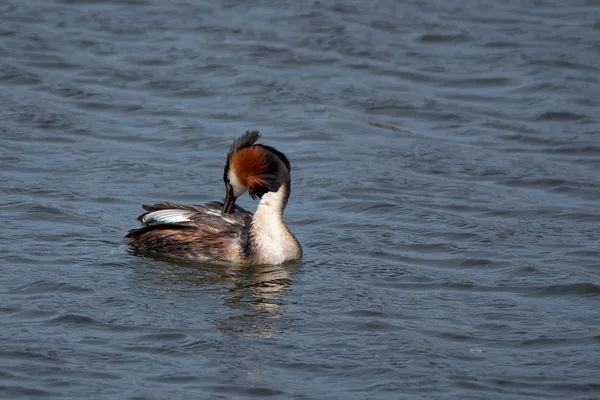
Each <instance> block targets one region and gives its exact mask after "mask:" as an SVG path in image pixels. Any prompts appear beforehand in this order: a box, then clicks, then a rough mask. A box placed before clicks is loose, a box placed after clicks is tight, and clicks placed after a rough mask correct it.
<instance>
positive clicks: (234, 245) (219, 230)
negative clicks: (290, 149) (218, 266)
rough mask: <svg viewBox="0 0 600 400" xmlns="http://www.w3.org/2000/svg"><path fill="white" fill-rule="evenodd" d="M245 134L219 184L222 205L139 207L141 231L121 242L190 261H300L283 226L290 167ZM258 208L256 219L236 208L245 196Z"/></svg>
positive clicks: (280, 156) (299, 252)
mask: <svg viewBox="0 0 600 400" xmlns="http://www.w3.org/2000/svg"><path fill="white" fill-rule="evenodd" d="M259 138H260V133H258V131H247V132H246V133H245V134H244V135H242V136H240V137H239V138H238V139H237V140H236V141H235V142H233V144H232V145H231V147H230V149H229V153H228V154H227V161H226V163H225V171H224V174H223V180H224V181H225V189H226V195H225V202H224V203H221V202H211V203H208V204H206V205H203V206H197V205H180V204H173V203H168V202H164V203H158V204H154V205H152V206H147V205H143V206H142V208H143V209H144V210H146V211H147V212H146V213H144V214H142V215H140V216H139V217H138V218H137V220H138V222H139V223H140V224H142V225H143V227H142V228H139V229H135V230H131V231H130V232H129V233H128V234H127V235H126V236H125V238H126V239H127V243H128V244H130V245H131V246H133V247H135V248H137V249H140V250H145V251H149V252H152V253H155V254H159V255H163V256H168V257H176V258H183V259H188V260H204V261H222V262H230V263H239V264H282V263H284V262H286V261H293V260H298V259H300V258H301V257H302V247H301V246H300V243H298V241H297V240H296V238H295V237H294V235H292V233H291V232H290V231H289V229H288V228H287V226H286V225H285V223H284V222H283V210H284V209H285V206H286V205H287V202H288V198H289V196H290V190H291V179H290V162H289V161H288V159H287V157H286V156H285V155H284V154H283V153H281V152H279V151H277V150H276V149H274V148H273V147H270V146H265V145H262V144H255V143H256V141H257V140H258V139H259ZM246 190H248V194H249V195H250V196H251V197H252V198H253V199H256V198H257V197H260V202H259V203H258V207H257V208H256V212H255V213H254V215H253V214H252V213H249V212H247V211H245V210H244V209H243V208H241V207H239V206H237V205H236V204H235V201H236V200H237V198H238V197H240V196H241V195H242V194H244V192H246Z"/></svg>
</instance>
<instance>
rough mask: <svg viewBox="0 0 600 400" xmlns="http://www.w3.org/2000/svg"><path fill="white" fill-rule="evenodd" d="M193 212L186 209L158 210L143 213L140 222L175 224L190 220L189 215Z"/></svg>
mask: <svg viewBox="0 0 600 400" xmlns="http://www.w3.org/2000/svg"><path fill="white" fill-rule="evenodd" d="M193 214H194V212H193V211H188V210H177V209H171V210H159V211H153V212H151V213H148V214H146V215H144V218H142V222H143V223H144V224H148V225H151V224H176V223H181V222H191V219H190V217H191V216H192V215H193Z"/></svg>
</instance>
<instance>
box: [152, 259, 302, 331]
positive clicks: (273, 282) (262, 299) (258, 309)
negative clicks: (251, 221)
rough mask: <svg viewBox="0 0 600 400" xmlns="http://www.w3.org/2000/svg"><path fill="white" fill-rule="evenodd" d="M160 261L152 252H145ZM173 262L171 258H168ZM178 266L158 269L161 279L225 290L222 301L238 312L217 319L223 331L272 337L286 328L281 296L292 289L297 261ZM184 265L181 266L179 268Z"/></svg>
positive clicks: (187, 286)
mask: <svg viewBox="0 0 600 400" xmlns="http://www.w3.org/2000/svg"><path fill="white" fill-rule="evenodd" d="M144 255H145V256H150V257H151V258H153V259H155V260H159V261H163V260H165V259H162V258H160V257H157V256H155V255H148V254H144ZM168 261H169V263H170V264H173V263H174V262H173V259H168ZM175 264H177V265H178V266H179V268H175V269H171V268H166V269H163V268H161V269H159V271H160V278H161V279H166V280H169V281H171V282H173V283H176V284H177V286H179V289H178V291H179V290H180V291H181V292H182V293H185V294H189V293H190V290H198V289H200V290H201V291H204V292H216V293H224V304H225V306H227V307H229V308H230V309H232V310H235V311H237V312H236V315H235V316H229V317H226V318H223V319H220V320H217V321H216V325H217V329H219V330H220V331H221V332H223V333H229V334H241V335H245V336H251V337H261V338H275V337H278V336H279V335H280V333H281V332H283V331H284V330H285V325H286V316H287V315H286V311H285V301H284V300H283V296H284V295H285V294H286V293H287V292H289V291H290V290H291V282H292V278H293V275H295V274H296V272H297V269H298V262H290V263H286V264H282V265H253V266H243V265H235V264H202V263H195V262H189V261H178V262H176V263H175ZM181 267H184V268H181Z"/></svg>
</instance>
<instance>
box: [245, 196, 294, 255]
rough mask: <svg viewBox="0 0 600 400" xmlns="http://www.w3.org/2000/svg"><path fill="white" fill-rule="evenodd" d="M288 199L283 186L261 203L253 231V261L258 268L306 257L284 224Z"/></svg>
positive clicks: (253, 221)
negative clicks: (263, 265) (284, 211)
mask: <svg viewBox="0 0 600 400" xmlns="http://www.w3.org/2000/svg"><path fill="white" fill-rule="evenodd" d="M288 196H289V190H288V188H287V185H281V187H280V188H279V190H278V191H277V192H267V193H265V194H264V195H263V196H262V198H261V200H260V203H258V207H257V208H256V212H255V213H254V217H253V218H252V227H251V228H250V236H251V240H252V243H251V246H252V248H251V252H252V257H253V258H254V262H256V263H258V264H282V263H284V262H286V261H291V260H298V259H299V258H300V257H301V256H302V249H301V248H300V244H299V243H298V241H297V240H296V238H295V237H294V235H292V233H291V232H290V231H289V229H288V228H287V226H286V225H285V222H283V210H284V209H285V206H286V204H287V200H288Z"/></svg>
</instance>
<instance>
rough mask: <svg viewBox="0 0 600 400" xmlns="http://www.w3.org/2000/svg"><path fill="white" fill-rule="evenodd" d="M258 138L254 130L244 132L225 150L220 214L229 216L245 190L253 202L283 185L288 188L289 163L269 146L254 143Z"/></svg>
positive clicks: (282, 155)
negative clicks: (223, 189)
mask: <svg viewBox="0 0 600 400" xmlns="http://www.w3.org/2000/svg"><path fill="white" fill-rule="evenodd" d="M259 138H260V133H259V132H258V131H247V132H246V133H245V134H243V135H242V136H240V137H239V138H238V139H236V141H235V142H233V144H232V145H231V147H230V149H229V153H228V154H227V161H226V163H225V170H224V172H223V181H225V190H226V195H225V204H224V206H223V213H226V214H230V213H231V212H232V211H233V207H234V205H235V201H236V199H237V198H238V197H240V196H241V195H242V194H244V193H245V192H246V190H248V194H249V195H250V196H251V197H252V198H253V199H256V198H257V197H262V196H263V195H264V194H265V193H267V192H277V191H278V190H279V188H280V187H281V185H283V184H288V187H289V182H290V162H289V161H288V159H287V158H286V156H285V155H284V154H283V153H281V152H280V151H278V150H276V149H274V148H273V147H270V146H265V145H262V144H255V143H256V141H257V140H258V139H259Z"/></svg>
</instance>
